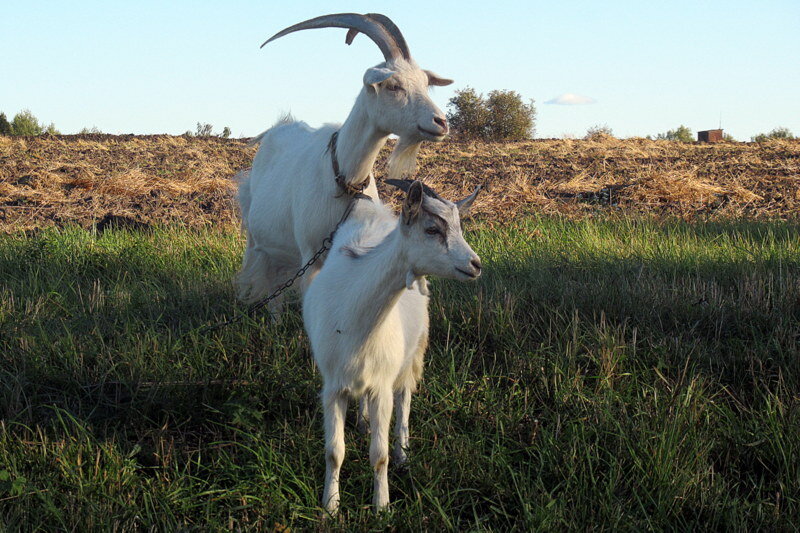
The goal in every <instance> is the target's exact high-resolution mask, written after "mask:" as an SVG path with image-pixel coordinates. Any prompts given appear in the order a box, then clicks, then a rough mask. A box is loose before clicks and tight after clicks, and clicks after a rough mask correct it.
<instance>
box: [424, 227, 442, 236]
mask: <svg viewBox="0 0 800 533" xmlns="http://www.w3.org/2000/svg"><path fill="white" fill-rule="evenodd" d="M425 233H427V234H428V235H439V234H440V233H441V232H440V231H439V228H427V229H426V230H425Z"/></svg>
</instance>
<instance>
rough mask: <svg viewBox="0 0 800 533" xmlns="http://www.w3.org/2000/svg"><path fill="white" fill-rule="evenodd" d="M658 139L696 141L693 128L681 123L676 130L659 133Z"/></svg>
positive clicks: (684, 141)
mask: <svg viewBox="0 0 800 533" xmlns="http://www.w3.org/2000/svg"><path fill="white" fill-rule="evenodd" d="M656 139H658V140H662V141H680V142H682V143H690V142H693V141H694V135H693V134H692V130H690V129H689V128H687V127H686V126H684V125H683V124H681V125H680V126H678V127H677V128H676V129H674V130H669V131H667V133H659V134H658V135H656Z"/></svg>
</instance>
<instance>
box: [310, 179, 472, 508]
mask: <svg viewBox="0 0 800 533" xmlns="http://www.w3.org/2000/svg"><path fill="white" fill-rule="evenodd" d="M387 183H390V184H392V185H395V186H398V187H400V188H402V189H404V190H405V191H406V193H407V194H406V197H405V199H404V202H403V207H402V214H401V216H400V218H399V219H396V218H395V217H394V215H392V214H391V213H390V212H389V210H388V209H387V208H386V207H385V206H384V205H382V204H377V203H372V202H366V201H359V202H357V204H356V206H355V207H354V209H353V212H352V214H351V216H350V219H349V220H348V221H347V222H346V223H344V224H343V225H342V226H341V227H340V228H339V230H338V232H337V235H336V237H335V238H334V241H333V245H332V248H331V252H330V254H329V256H328V259H327V260H326V261H325V264H324V265H323V266H322V268H321V270H320V271H319V272H318V274H317V276H316V277H315V279H314V280H313V281H312V282H311V284H310V286H309V287H308V288H307V290H306V292H305V295H304V297H303V321H304V324H305V328H306V332H307V333H308V336H309V339H310V342H311V349H312V351H313V354H314V360H315V361H316V364H317V367H318V368H319V370H320V372H321V374H322V378H323V388H322V405H323V410H324V416H325V462H326V471H325V489H324V494H323V497H322V503H323V506H324V507H325V509H326V510H327V511H328V512H329V513H331V514H334V513H336V512H337V510H338V507H339V471H340V468H341V465H342V460H343V458H344V418H345V411H346V408H347V400H348V397H350V396H352V397H359V396H365V397H366V404H367V407H368V411H369V415H370V417H369V418H370V426H371V432H372V437H371V439H372V440H371V443H370V454H369V455H370V462H371V464H372V468H373V470H374V487H373V490H374V493H373V505H374V506H375V508H376V510H380V509H382V508H384V507H385V506H386V505H387V504H388V503H389V486H388V479H387V467H388V461H389V457H388V455H389V454H388V450H389V437H388V433H389V422H390V419H391V415H392V407H393V403H394V407H395V409H396V413H395V416H396V421H395V446H394V450H393V458H394V460H395V461H397V462H398V463H404V462H405V460H406V449H407V448H408V437H409V431H408V415H409V408H410V405H411V393H412V392H413V391H414V390H415V388H416V384H417V382H418V381H419V379H420V377H421V375H422V363H423V356H424V353H425V349H426V348H427V344H428V296H427V295H425V294H423V293H422V292H421V291H419V290H409V289H411V287H412V285H413V284H414V283H415V282H416V281H419V280H420V279H421V277H422V276H425V275H435V276H440V277H444V278H454V279H458V280H462V281H467V280H474V279H476V278H477V277H478V276H479V275H480V273H481V263H480V259H479V258H478V256H477V255H476V254H475V252H474V251H472V248H470V246H469V245H468V244H467V243H466V241H465V240H464V237H463V235H462V234H461V224H460V220H459V214H460V213H463V212H465V211H466V210H467V209H468V208H469V206H470V205H471V204H472V202H473V201H474V199H475V197H476V196H477V194H478V191H479V190H480V187H479V188H478V189H477V190H476V191H475V192H474V193H473V194H472V195H471V196H469V197H467V198H465V199H463V200H461V201H459V202H456V203H452V202H449V201H447V200H445V199H443V198H441V197H440V196H439V195H437V194H436V193H435V192H433V191H432V190H431V189H430V188H428V187H426V186H424V185H422V184H421V183H420V182H418V181H414V182H411V181H408V180H403V181H400V180H388V181H387Z"/></svg>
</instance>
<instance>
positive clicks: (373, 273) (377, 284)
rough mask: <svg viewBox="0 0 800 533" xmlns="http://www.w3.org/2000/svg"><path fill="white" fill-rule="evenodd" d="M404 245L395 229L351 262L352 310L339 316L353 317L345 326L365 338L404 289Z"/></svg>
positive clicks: (405, 261) (398, 231) (405, 271)
mask: <svg viewBox="0 0 800 533" xmlns="http://www.w3.org/2000/svg"><path fill="white" fill-rule="evenodd" d="M405 245H406V243H405V240H404V239H403V238H402V236H401V234H400V229H399V228H397V227H396V228H394V229H393V230H392V231H391V232H390V233H389V234H388V235H386V237H384V238H383V239H382V240H381V242H380V243H379V244H378V245H377V246H375V247H374V248H372V249H370V250H369V251H368V252H367V253H365V254H364V255H361V256H359V257H357V258H355V259H353V263H352V267H351V268H352V270H351V271H350V274H351V275H352V279H353V280H355V281H354V282H353V284H352V288H351V290H350V295H349V297H348V299H347V300H348V303H349V304H350V306H352V308H351V309H348V310H347V311H345V310H342V313H343V315H345V316H352V317H353V321H352V324H351V325H348V327H352V328H357V329H360V330H362V332H363V335H364V336H367V335H369V333H370V332H371V331H373V330H374V329H375V327H376V326H377V325H378V324H380V323H381V322H383V320H384V319H385V318H386V314H387V313H388V312H389V311H390V310H391V309H392V308H393V307H394V305H395V303H397V300H398V299H399V298H400V296H401V295H402V294H403V291H405V290H407V289H406V278H407V275H408V270H409V267H408V260H407V254H406V250H405Z"/></svg>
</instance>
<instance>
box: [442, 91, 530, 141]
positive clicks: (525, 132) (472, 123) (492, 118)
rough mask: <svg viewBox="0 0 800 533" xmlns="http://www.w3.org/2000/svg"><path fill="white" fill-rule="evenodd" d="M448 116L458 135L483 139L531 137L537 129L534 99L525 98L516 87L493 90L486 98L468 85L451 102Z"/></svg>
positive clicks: (457, 92)
mask: <svg viewBox="0 0 800 533" xmlns="http://www.w3.org/2000/svg"><path fill="white" fill-rule="evenodd" d="M448 108H449V109H448V112H447V120H448V121H449V122H450V126H451V127H452V128H453V131H454V132H455V133H456V135H459V136H461V137H464V138H472V139H484V140H522V139H530V138H531V136H533V134H534V131H535V121H536V108H535V107H534V103H533V100H531V102H530V103H529V104H525V103H524V102H523V101H522V96H520V94H519V93H517V92H516V91H499V90H498V91H492V92H490V93H489V95H488V97H487V98H484V97H483V95H482V94H479V93H478V92H476V91H475V89H473V88H471V87H467V88H466V89H462V90H460V91H456V94H455V96H454V97H453V98H451V99H450V102H449V103H448Z"/></svg>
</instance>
